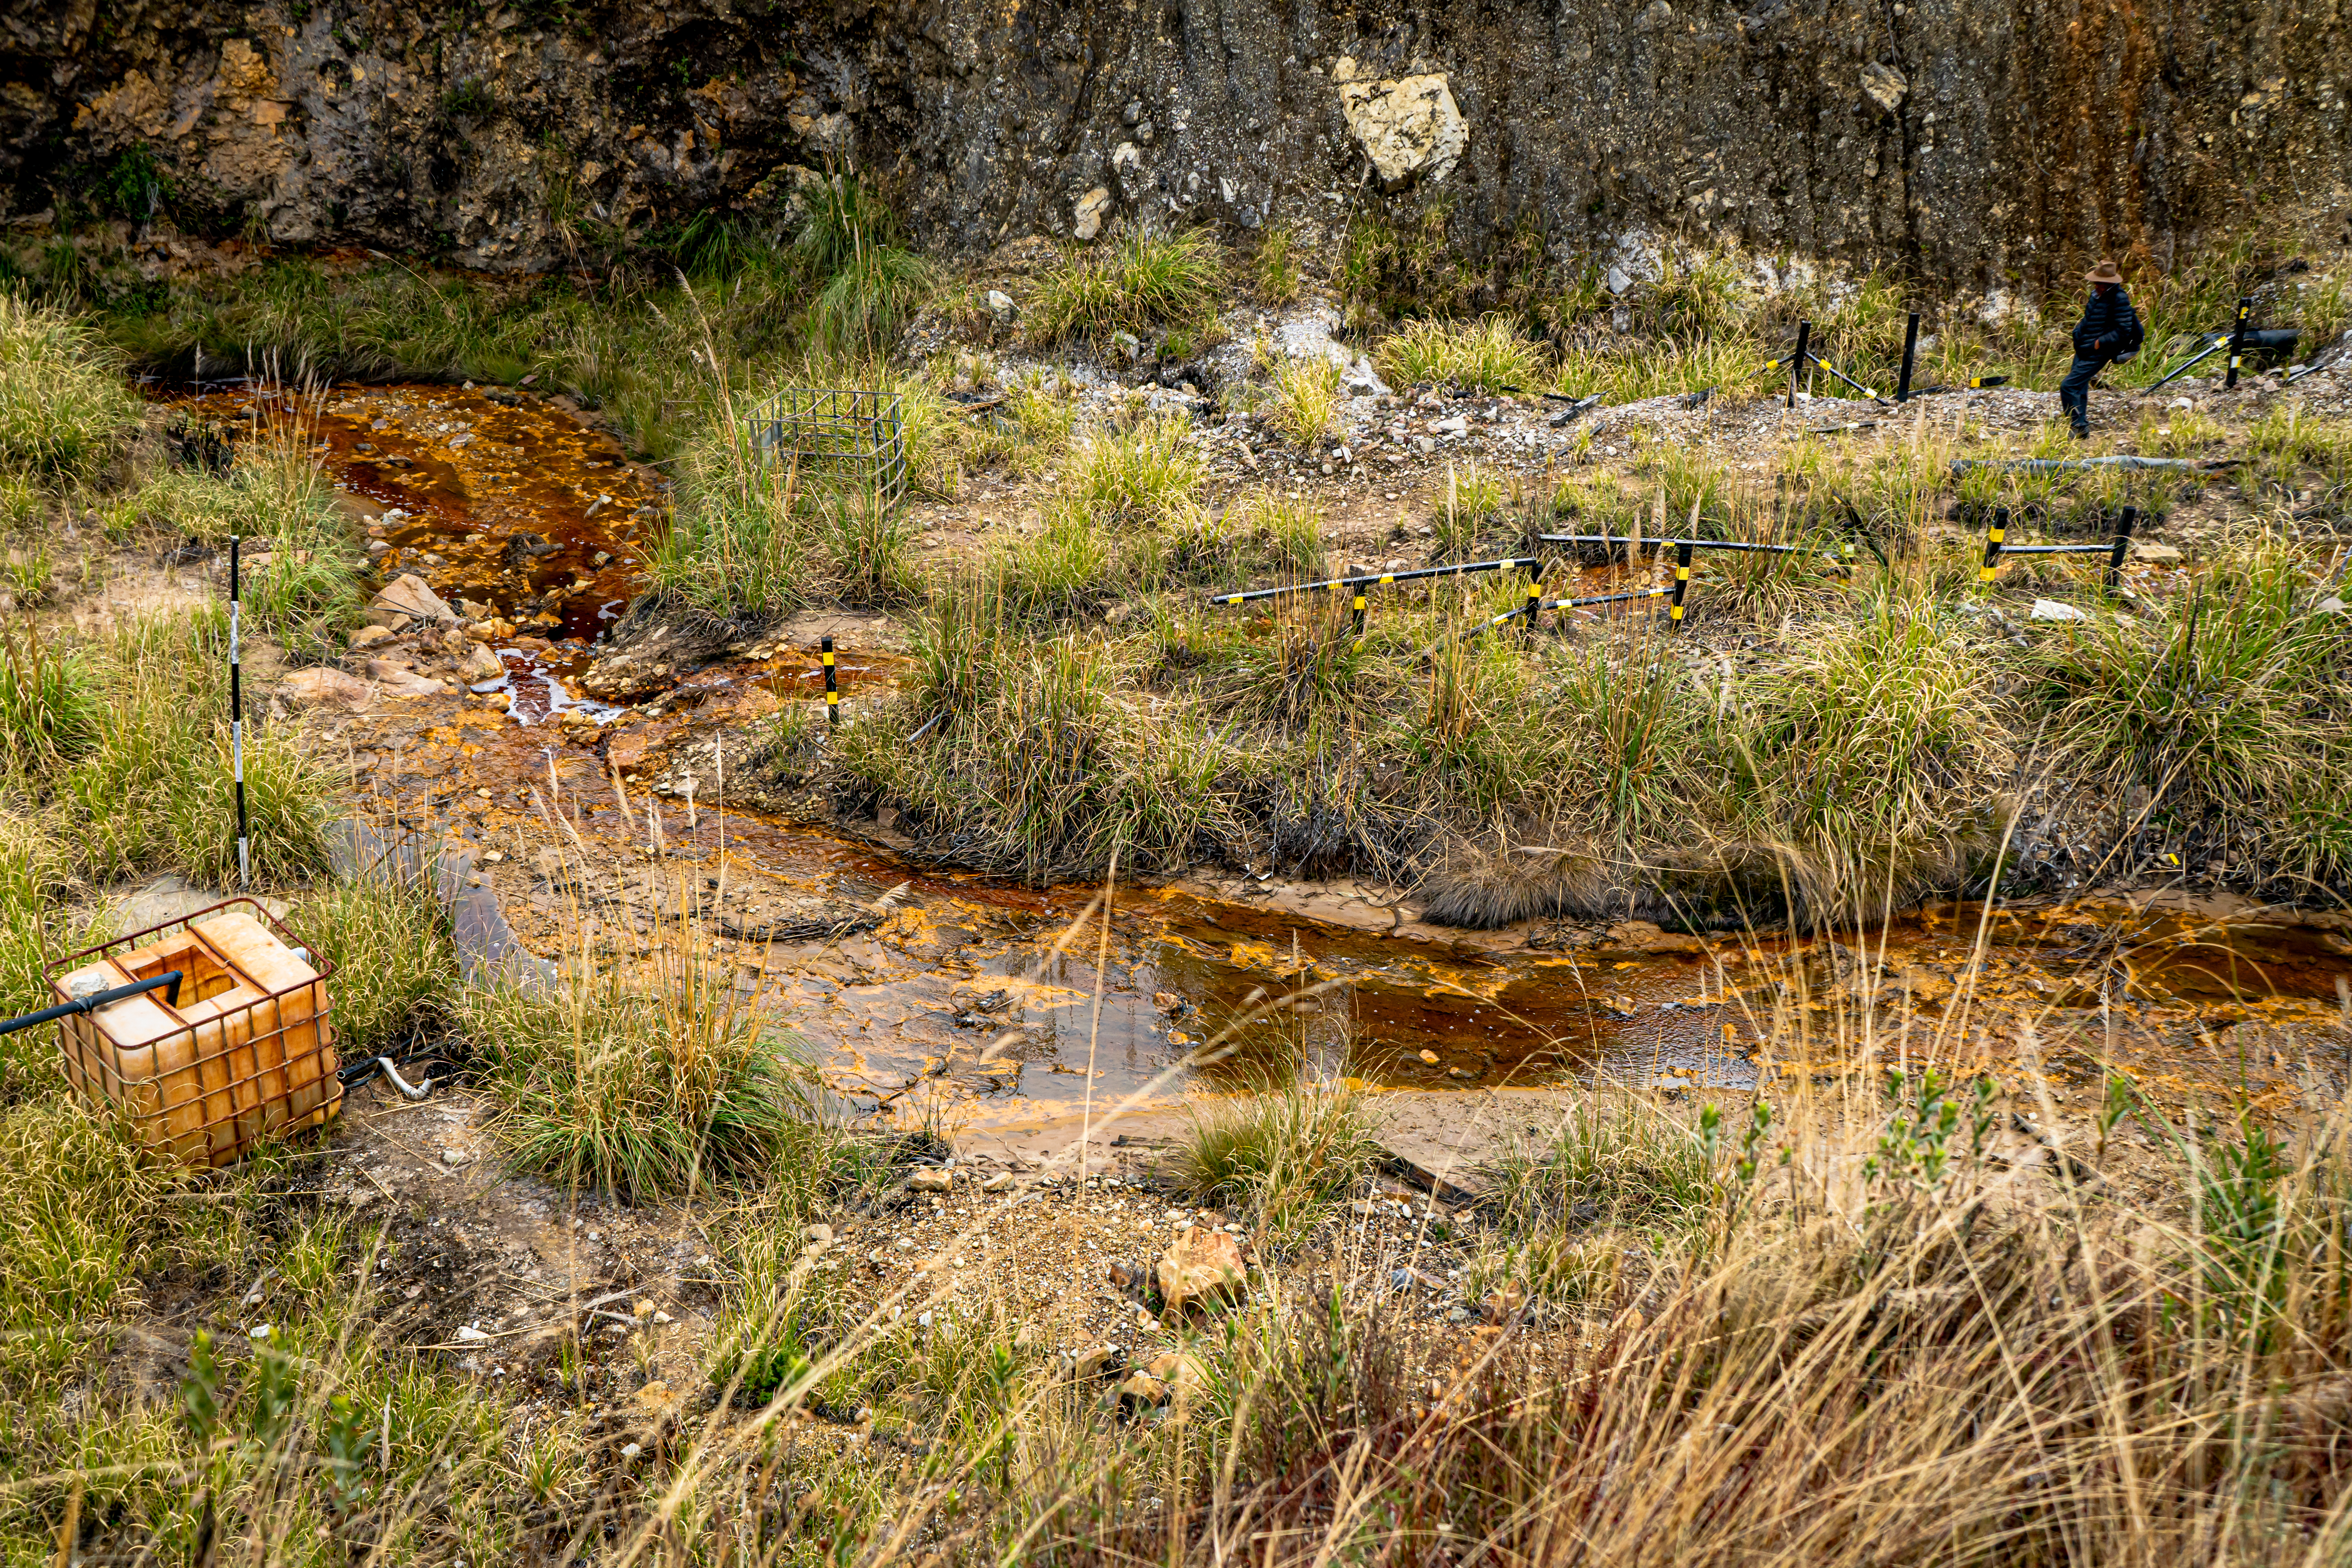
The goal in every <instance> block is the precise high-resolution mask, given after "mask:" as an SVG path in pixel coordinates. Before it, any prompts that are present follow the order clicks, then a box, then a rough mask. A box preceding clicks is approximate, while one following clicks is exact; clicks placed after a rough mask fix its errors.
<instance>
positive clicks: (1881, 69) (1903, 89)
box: [1862, 60, 1911, 114]
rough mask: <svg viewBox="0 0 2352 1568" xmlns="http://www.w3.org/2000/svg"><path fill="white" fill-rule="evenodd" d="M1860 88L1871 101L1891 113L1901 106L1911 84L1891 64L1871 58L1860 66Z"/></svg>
mask: <svg viewBox="0 0 2352 1568" xmlns="http://www.w3.org/2000/svg"><path fill="white" fill-rule="evenodd" d="M1862 90H1863V93H1864V96H1865V97H1867V98H1868V99H1869V100H1870V101H1871V102H1873V103H1874V104H1876V105H1878V107H1879V108H1881V109H1883V110H1886V112H1887V113H1889V114H1892V113H1894V112H1895V110H1898V109H1900V108H1902V107H1903V100H1904V98H1905V97H1906V95H1907V94H1908V93H1909V92H1910V91H1911V84H1910V83H1909V82H1907V81H1906V80H1905V79H1903V73H1902V72H1901V71H1899V70H1896V69H1895V68H1894V67H1893V66H1890V65H1884V64H1881V63H1880V62H1879V61H1877V60H1873V61H1871V62H1870V63H1869V64H1867V65H1865V66H1864V67H1863V68H1862Z"/></svg>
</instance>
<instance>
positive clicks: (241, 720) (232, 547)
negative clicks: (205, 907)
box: [228, 533, 253, 888]
mask: <svg viewBox="0 0 2352 1568" xmlns="http://www.w3.org/2000/svg"><path fill="white" fill-rule="evenodd" d="M237 544H238V540H237V536H236V534H234V533H232V534H230V535H229V536H228V743H229V759H230V767H231V769H232V772H233V774H234V776H235V779H236V885H237V886H238V887H240V888H242V887H247V886H249V885H250V884H251V883H252V881H253V858H252V854H251V851H250V850H249V849H248V848H247V843H248V840H247V836H246V822H245V677H244V673H243V668H242V665H241V662H240V660H239V658H238V654H237V630H238V627H237V610H238V605H237V596H238V595H237V586H238V584H237V578H238V563H237Z"/></svg>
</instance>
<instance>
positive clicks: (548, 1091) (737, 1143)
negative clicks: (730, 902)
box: [457, 947, 811, 1200]
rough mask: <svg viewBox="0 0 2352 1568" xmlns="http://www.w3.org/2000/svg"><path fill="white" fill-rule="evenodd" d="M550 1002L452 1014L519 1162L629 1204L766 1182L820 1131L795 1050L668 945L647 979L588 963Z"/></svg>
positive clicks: (513, 996) (471, 1006)
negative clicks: (485, 1077) (634, 979)
mask: <svg viewBox="0 0 2352 1568" xmlns="http://www.w3.org/2000/svg"><path fill="white" fill-rule="evenodd" d="M576 967H577V969H578V972H579V973H578V974H577V975H576V976H575V977H574V978H572V979H571V980H569V981H567V982H565V983H563V984H561V985H560V986H558V987H557V988H556V989H555V990H553V991H552V992H551V993H550V992H543V991H538V990H527V989H523V988H520V987H516V986H503V987H499V988H496V989H489V990H477V991H469V992H467V993H465V994H463V995H462V996H461V997H460V998H459V1001H458V1005H457V1016H458V1020H459V1023H460V1025H461V1026H462V1027H463V1029H464V1031H465V1033H466V1035H467V1038H468V1039H470V1040H471V1041H472V1043H473V1048H474V1051H475V1054H476V1057H477V1059H478V1060H479V1061H480V1062H481V1063H482V1064H483V1065H484V1067H485V1068H487V1070H488V1074H489V1076H490V1079H491V1080H492V1081H493V1083H494V1084H495V1085H496V1088H497V1092H498V1095H499V1109H498V1112H497V1115H496V1117H495V1118H494V1121H493V1123H492V1125H493V1127H494V1129H495V1131H496V1132H497V1135H498V1137H499V1140H500V1142H502V1143H503V1144H504V1146H505V1148H506V1151H507V1157H508V1160H509V1163H511V1164H512V1165H513V1167H514V1168H515V1169H516V1170H518V1171H521V1172H527V1173H530V1174H533V1175H538V1176H542V1177H544V1178H546V1179H547V1180H549V1181H551V1182H554V1183H556V1184H558V1185H560V1186H562V1187H564V1188H566V1189H568V1190H571V1191H575V1192H577V1191H589V1190H593V1191H596V1192H599V1193H604V1194H613V1195H614V1196H618V1197H623V1198H628V1199H632V1200H644V1199H654V1198H663V1197H670V1196H677V1195H680V1194H690V1193H693V1192H695V1191H697V1190H698V1189H700V1188H703V1187H706V1186H711V1185H719V1184H733V1183H740V1182H747V1181H755V1180H757V1179H759V1178H760V1177H761V1176H762V1175H763V1174H764V1173H766V1172H767V1171H769V1170H770V1169H771V1167H772V1166H774V1165H775V1164H776V1163H778V1162H780V1161H781V1160H782V1159H783V1158H784V1157H785V1155H786V1154H787V1153H788V1152H791V1151H792V1150H793V1148H794V1147H795V1145H796V1143H797V1142H799V1141H800V1139H801V1138H802V1137H803V1135H804V1130H805V1129H807V1128H808V1127H809V1126H810V1125H811V1123H810V1120H809V1116H808V1108H807V1105H806V1100H805V1095H804V1092H803V1088H802V1085H801V1082H800V1079H799V1076H798V1073H797V1071H796V1068H795V1064H794V1062H793V1058H792V1057H791V1056H789V1055H788V1054H787V1052H788V1049H789V1047H786V1046H785V1045H784V1044H783V1043H782V1042H780V1041H778V1040H776V1039H774V1038H772V1037H770V1036H769V1035H768V1034H767V1033H766V1031H765V1030H764V1029H763V1027H762V1026H761V1024H760V1023H759V1021H758V1019H757V1018H756V1017H755V1016H752V1014H751V1012H750V1010H749V1009H748V1008H746V1007H745V1006H744V1005H742V1003H741V1001H740V998H738V997H737V996H736V995H735V994H734V993H733V990H732V988H731V984H730V981H729V979H728V977H727V975H726V974H725V973H722V972H720V971H719V970H718V969H716V968H713V967H711V966H709V965H708V964H707V963H705V962H704V961H703V960H701V959H700V958H698V956H696V955H694V954H691V953H687V952H677V951H674V950H672V949H669V948H667V947H666V948H664V949H663V950H662V951H661V952H659V953H658V954H657V955H656V963H655V965H654V970H653V973H652V975H651V979H650V982H649V983H648V984H632V983H631V982H630V981H629V980H628V979H627V978H626V977H625V975H624V974H623V973H621V972H619V971H618V970H616V969H614V968H612V967H610V966H609V965H602V964H599V963H595V962H594V961H593V958H592V956H591V955H589V954H587V953H583V954H581V955H580V956H579V959H578V962H577V966H576Z"/></svg>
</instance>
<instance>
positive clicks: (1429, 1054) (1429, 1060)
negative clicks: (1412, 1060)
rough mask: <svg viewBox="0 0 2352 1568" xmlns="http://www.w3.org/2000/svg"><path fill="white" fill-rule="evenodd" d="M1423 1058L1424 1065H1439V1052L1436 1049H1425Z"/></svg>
mask: <svg viewBox="0 0 2352 1568" xmlns="http://www.w3.org/2000/svg"><path fill="white" fill-rule="evenodd" d="M1421 1059H1422V1062H1423V1065H1425V1066H1428V1067H1435V1066H1436V1065H1437V1053H1436V1052H1435V1051H1423V1052H1422V1053H1421Z"/></svg>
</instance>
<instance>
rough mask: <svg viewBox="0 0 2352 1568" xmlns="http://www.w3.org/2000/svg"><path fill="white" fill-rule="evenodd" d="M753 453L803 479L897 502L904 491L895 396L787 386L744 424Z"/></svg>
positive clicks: (903, 438) (903, 450)
mask: <svg viewBox="0 0 2352 1568" xmlns="http://www.w3.org/2000/svg"><path fill="white" fill-rule="evenodd" d="M744 424H745V427H746V430H747V433H748V434H749V436H750V438H751V446H752V448H753V449H754V450H755V451H758V452H759V453H761V456H762V457H764V458H770V459H772V460H776V461H782V462H789V463H790V464H791V465H792V466H793V469H794V471H795V472H797V473H799V474H800V475H802V476H803V477H805V478H811V479H830V480H833V481H835V482H837V483H840V484H843V485H846V486H852V487H855V488H856V489H867V490H871V491H873V492H874V493H875V494H877V495H878V496H880V497H881V498H882V499H883V500H885V501H886V502H892V503H895V502H896V501H898V500H899V499H900V498H901V497H903V496H904V495H905V494H906V490H907V432H906V425H905V419H904V416H903V412H902V408H901V404H900V399H899V397H898V394H896V393H886V392H878V391H871V390H868V389H866V388H864V387H788V388H786V389H785V390H784V391H782V392H779V393H777V394H776V395H774V396H772V397H771V398H769V399H768V400H767V401H766V402H765V403H762V404H761V405H760V406H759V407H758V408H757V409H756V410H754V411H753V412H752V414H751V416H750V417H749V418H748V419H746V420H745V421H744Z"/></svg>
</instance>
